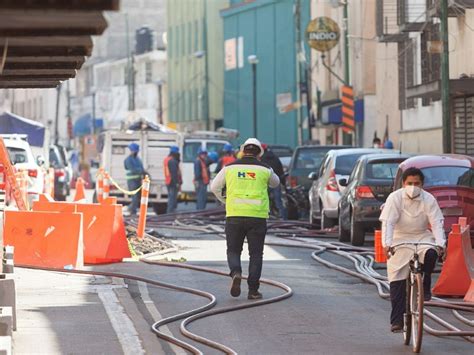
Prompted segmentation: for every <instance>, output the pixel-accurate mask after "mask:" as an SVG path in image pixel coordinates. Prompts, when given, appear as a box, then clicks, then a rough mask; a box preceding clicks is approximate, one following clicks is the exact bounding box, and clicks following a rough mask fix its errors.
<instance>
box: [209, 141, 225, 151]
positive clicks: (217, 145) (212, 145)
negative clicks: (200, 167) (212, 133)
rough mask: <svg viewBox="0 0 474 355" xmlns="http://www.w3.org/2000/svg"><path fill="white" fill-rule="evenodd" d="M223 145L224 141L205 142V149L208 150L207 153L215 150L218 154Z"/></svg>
mask: <svg viewBox="0 0 474 355" xmlns="http://www.w3.org/2000/svg"><path fill="white" fill-rule="evenodd" d="M224 145H225V143H216V142H207V145H206V150H207V151H208V153H212V152H216V153H218V154H219V153H220V152H222V149H223V148H224Z"/></svg>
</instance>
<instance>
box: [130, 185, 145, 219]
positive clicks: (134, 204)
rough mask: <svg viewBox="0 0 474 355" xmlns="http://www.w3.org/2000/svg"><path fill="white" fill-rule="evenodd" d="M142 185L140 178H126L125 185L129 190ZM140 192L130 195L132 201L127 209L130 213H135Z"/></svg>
mask: <svg viewBox="0 0 474 355" xmlns="http://www.w3.org/2000/svg"><path fill="white" fill-rule="evenodd" d="M141 185H142V180H141V179H131V180H127V187H128V189H129V190H130V191H133V190H136V189H138V188H139V187H140V186H141ZM140 198H141V195H140V192H137V193H136V194H135V195H133V196H132V202H131V203H130V205H129V206H128V211H129V212H130V214H131V215H135V214H137V210H138V206H139V205H140Z"/></svg>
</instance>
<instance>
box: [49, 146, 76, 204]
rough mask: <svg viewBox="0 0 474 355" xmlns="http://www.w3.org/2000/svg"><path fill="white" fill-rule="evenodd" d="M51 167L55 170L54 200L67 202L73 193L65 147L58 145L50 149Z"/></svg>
mask: <svg viewBox="0 0 474 355" xmlns="http://www.w3.org/2000/svg"><path fill="white" fill-rule="evenodd" d="M49 165H50V167H51V168H53V169H54V199H55V200H56V201H66V198H67V196H69V194H70V192H71V188H70V183H71V175H70V172H69V168H68V163H67V160H66V159H65V154H64V151H63V147H61V146H59V145H56V144H53V145H51V146H50V147H49Z"/></svg>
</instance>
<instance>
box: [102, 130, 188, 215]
mask: <svg viewBox="0 0 474 355" xmlns="http://www.w3.org/2000/svg"><path fill="white" fill-rule="evenodd" d="M130 143H137V144H139V145H140V152H139V157H140V158H141V159H142V162H143V167H144V168H145V171H146V172H147V174H148V175H149V176H150V179H151V185H150V195H149V196H150V197H149V204H150V206H151V207H153V210H154V211H155V213H157V214H161V213H165V212H166V206H167V199H168V191H167V189H166V185H165V176H164V170H163V161H164V159H165V158H166V156H167V155H168V154H169V148H170V146H173V145H176V146H179V147H181V146H182V136H181V134H180V133H178V132H176V131H173V130H170V129H166V128H164V127H163V128H162V130H160V131H153V130H140V131H130V130H127V131H124V130H115V131H114V130H111V131H105V132H104V133H102V134H101V137H100V140H99V152H100V159H101V166H102V167H103V168H104V169H105V170H106V171H107V172H108V173H109V174H110V176H111V177H112V178H113V179H114V180H115V181H116V182H117V184H118V185H119V186H120V187H122V188H124V189H127V179H126V174H125V168H124V161H125V159H126V158H127V156H128V155H129V154H130V151H129V149H128V145H129V144H130ZM110 196H114V197H117V200H118V202H119V203H124V204H128V203H130V200H131V198H130V196H129V195H126V194H124V193H123V192H121V191H120V190H118V189H116V188H115V187H114V186H113V185H111V189H110Z"/></svg>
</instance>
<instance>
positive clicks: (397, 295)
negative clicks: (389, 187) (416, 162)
mask: <svg viewBox="0 0 474 355" xmlns="http://www.w3.org/2000/svg"><path fill="white" fill-rule="evenodd" d="M424 179H425V177H424V175H423V172H422V171H421V170H420V169H417V168H408V169H407V170H405V172H404V173H403V175H402V182H403V188H401V189H398V190H397V191H395V192H392V193H391V194H390V195H389V196H388V198H387V202H386V203H385V205H384V207H383V210H382V213H381V215H380V221H381V222H382V245H383V246H384V248H385V253H386V254H387V258H388V261H387V276H388V281H389V282H390V300H391V302H392V312H391V315H390V323H391V330H392V332H395V333H396V332H401V331H402V330H403V315H404V314H405V313H406V309H405V308H406V279H407V277H408V274H409V263H410V260H411V259H412V257H413V252H414V250H415V249H414V247H411V246H409V245H405V246H403V247H398V248H397V247H395V248H392V245H397V244H399V243H410V242H424V243H433V244H435V245H436V246H437V247H436V248H434V247H431V246H429V245H421V246H419V247H418V252H419V254H420V259H421V260H420V261H421V262H422V263H423V272H424V276H423V290H424V300H425V301H429V300H430V299H431V273H432V272H433V269H434V267H435V264H436V260H437V259H438V254H440V255H441V254H443V253H444V246H445V244H446V236H445V234H444V228H443V222H444V216H443V213H442V212H441V209H440V208H439V205H438V202H437V201H436V199H435V198H434V197H433V195H431V194H430V193H428V192H426V191H424V190H423V182H424Z"/></svg>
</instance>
